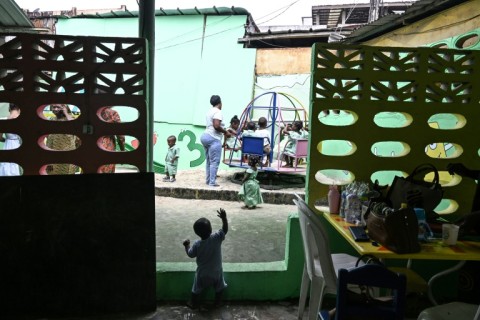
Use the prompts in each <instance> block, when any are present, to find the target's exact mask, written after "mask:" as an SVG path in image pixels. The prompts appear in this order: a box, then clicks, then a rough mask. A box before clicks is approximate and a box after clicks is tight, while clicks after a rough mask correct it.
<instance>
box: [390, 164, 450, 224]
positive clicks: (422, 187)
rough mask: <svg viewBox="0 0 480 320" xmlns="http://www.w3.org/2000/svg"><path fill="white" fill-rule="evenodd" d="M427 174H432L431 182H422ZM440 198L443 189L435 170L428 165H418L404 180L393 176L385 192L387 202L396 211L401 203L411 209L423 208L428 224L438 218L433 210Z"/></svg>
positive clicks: (432, 166)
mask: <svg viewBox="0 0 480 320" xmlns="http://www.w3.org/2000/svg"><path fill="white" fill-rule="evenodd" d="M428 172H433V173H434V178H433V181H431V182H430V181H425V180H424V176H425V174H426V173H428ZM442 197H443V189H442V186H441V185H440V179H439V175H438V171H437V168H435V166H434V165H432V164H429V163H425V164H421V165H419V166H418V167H416V168H415V169H414V170H413V171H412V173H411V174H410V175H409V176H408V177H406V178H403V177H399V176H395V178H394V179H393V182H392V185H391V186H390V189H389V190H388V192H387V200H388V202H389V203H390V205H391V207H392V208H394V209H398V208H400V207H401V205H402V203H406V204H407V205H408V207H411V208H423V209H425V213H426V216H427V221H429V222H432V221H434V220H435V219H436V218H437V217H438V214H437V213H435V212H434V211H433V210H434V209H435V207H436V206H437V205H438V204H439V203H440V201H441V200H442Z"/></svg>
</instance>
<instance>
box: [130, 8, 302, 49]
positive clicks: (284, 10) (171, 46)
mask: <svg viewBox="0 0 480 320" xmlns="http://www.w3.org/2000/svg"><path fill="white" fill-rule="evenodd" d="M137 1H138V0H137ZM299 1H301V0H296V1H294V2H292V3H290V4H289V5H286V6H284V7H282V8H280V9H277V10H275V11H272V12H270V13H269V14H267V15H265V16H263V17H260V18H259V20H260V19H263V18H265V17H268V16H270V15H272V14H274V13H276V12H278V11H280V10H283V11H282V12H280V13H279V14H277V15H276V16H274V17H272V18H270V19H268V20H266V21H264V22H261V23H266V22H268V21H271V20H273V19H275V18H277V17H279V16H280V15H282V14H284V13H285V12H286V11H287V10H288V9H290V8H291V7H292V6H293V5H294V4H296V3H297V2H299ZM230 17H231V16H228V17H227V18H230ZM227 18H225V19H223V20H220V21H218V22H216V23H220V22H223V21H224V20H226V19H227ZM216 23H214V24H216ZM257 24H258V23H257ZM212 25H213V24H212ZM210 26H211V25H210ZM239 27H244V24H242V25H237V26H234V27H232V28H229V29H225V30H221V31H219V32H215V33H212V34H208V35H206V36H201V37H197V38H193V39H189V40H186V41H184V42H181V43H176V44H172V45H169V46H165V47H159V48H155V50H156V51H158V50H163V49H169V48H173V47H177V46H180V45H184V44H187V43H191V42H194V41H199V40H202V39H205V38H208V37H211V36H215V35H218V34H221V33H224V32H228V31H231V30H234V29H237V28H239ZM202 28H203V27H202ZM197 29H198V28H196V29H193V30H191V31H188V32H185V33H183V34H181V35H180V36H182V35H185V34H188V33H191V32H194V31H195V30H197ZM175 38H178V36H176V37H175ZM172 39H174V38H171V39H168V40H165V41H162V42H159V43H165V42H168V41H170V40H172ZM265 43H266V44H268V43H267V42H265ZM273 46H275V45H273ZM278 47H281V46H278ZM281 48H285V47H281Z"/></svg>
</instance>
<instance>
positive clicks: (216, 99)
mask: <svg viewBox="0 0 480 320" xmlns="http://www.w3.org/2000/svg"><path fill="white" fill-rule="evenodd" d="M220 103H222V99H220V96H217V95H215V94H214V95H213V96H212V97H211V98H210V104H211V105H212V106H213V107H215V106H216V105H219V104H220Z"/></svg>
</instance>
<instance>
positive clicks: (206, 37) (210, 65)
mask: <svg viewBox="0 0 480 320" xmlns="http://www.w3.org/2000/svg"><path fill="white" fill-rule="evenodd" d="M204 18H205V20H204ZM245 22H246V16H243V15H238V16H207V17H204V16H202V15H191V16H159V17H156V20H155V37H156V39H155V41H156V43H155V85H154V88H155V89H154V90H155V92H154V95H155V97H154V101H155V106H154V121H155V124H154V131H155V132H157V134H158V142H157V144H156V145H155V146H154V161H156V162H160V163H162V164H163V163H164V159H165V155H166V150H167V148H168V146H167V143H166V140H167V137H168V136H169V135H171V134H174V135H176V136H177V141H178V140H179V139H178V135H179V134H180V133H181V132H182V131H185V130H187V131H191V132H193V133H194V136H195V138H196V139H197V141H195V142H194V143H195V144H200V141H199V139H200V135H201V134H202V132H203V130H204V128H205V113H206V112H207V110H208V109H209V108H211V106H210V104H209V100H210V96H211V95H212V94H218V95H220V96H221V97H222V101H223V114H224V117H225V123H226V124H227V125H228V124H229V123H230V119H231V118H232V117H233V115H240V114H241V113H242V111H243V109H244V108H245V107H246V106H247V104H248V103H249V102H250V101H251V100H252V99H253V82H254V68H255V49H244V48H243V46H242V45H241V44H238V43H237V39H238V38H241V37H242V36H243V34H244V24H245ZM204 23H205V25H204ZM204 27H205V31H204ZM57 34H65V35H78V36H88V35H91V36H113V37H136V36H138V19H137V18H122V19H120V18H111V19H88V18H85V19H83V18H82V19H59V21H58V23H57ZM188 140H189V139H186V142H182V141H178V146H179V147H180V148H181V157H180V162H179V169H188V168H191V167H192V164H193V165H194V166H193V167H195V166H199V165H201V163H202V160H203V158H199V153H198V151H196V150H197V149H195V147H194V146H193V145H192V142H191V141H188ZM188 143H190V145H189V144H188ZM191 148H194V149H193V152H192V150H191ZM200 156H201V155H200ZM222 168H226V166H224V167H222Z"/></svg>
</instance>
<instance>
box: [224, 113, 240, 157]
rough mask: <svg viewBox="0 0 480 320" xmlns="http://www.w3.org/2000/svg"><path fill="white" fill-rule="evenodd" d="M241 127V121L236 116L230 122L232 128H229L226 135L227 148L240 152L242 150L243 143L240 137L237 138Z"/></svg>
mask: <svg viewBox="0 0 480 320" xmlns="http://www.w3.org/2000/svg"><path fill="white" fill-rule="evenodd" d="M239 126H240V119H238V117H237V116H236V115H235V116H233V118H232V119H231V120H230V127H228V128H227V129H226V130H227V133H226V134H225V147H227V148H229V149H232V150H233V151H238V150H240V149H241V148H242V142H241V141H240V137H238V138H237V133H238V127H239Z"/></svg>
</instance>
